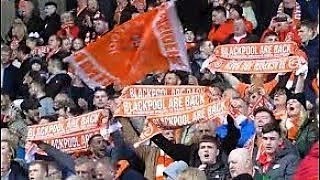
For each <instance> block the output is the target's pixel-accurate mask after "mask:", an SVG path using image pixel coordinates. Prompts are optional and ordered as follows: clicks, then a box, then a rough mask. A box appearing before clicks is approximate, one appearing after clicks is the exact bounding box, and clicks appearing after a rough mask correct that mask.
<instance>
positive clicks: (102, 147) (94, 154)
mask: <svg viewBox="0 0 320 180" xmlns="http://www.w3.org/2000/svg"><path fill="white" fill-rule="evenodd" d="M88 145H89V150H90V152H91V159H93V160H98V159H101V158H103V157H106V156H109V157H110V156H111V154H110V153H111V149H110V148H108V142H107V141H106V140H104V139H103V137H102V136H101V135H100V134H97V135H93V136H92V137H91V138H90V139H89V141H88Z"/></svg>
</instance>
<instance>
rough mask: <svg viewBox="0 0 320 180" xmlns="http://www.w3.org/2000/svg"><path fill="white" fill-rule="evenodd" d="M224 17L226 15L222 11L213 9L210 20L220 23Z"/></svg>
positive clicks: (215, 23) (216, 23)
mask: <svg viewBox="0 0 320 180" xmlns="http://www.w3.org/2000/svg"><path fill="white" fill-rule="evenodd" d="M225 19H226V16H225V15H224V13H222V12H218V11H213V12H212V16H211V20H212V23H213V24H214V25H219V24H222V23H223V22H224V21H225Z"/></svg>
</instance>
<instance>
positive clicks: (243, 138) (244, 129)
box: [216, 119, 255, 148]
mask: <svg viewBox="0 0 320 180" xmlns="http://www.w3.org/2000/svg"><path fill="white" fill-rule="evenodd" d="M239 130H240V138H239V139H238V143H237V147H238V148H242V147H244V145H245V144H246V143H247V141H248V140H249V139H250V138H251V137H252V136H253V135H254V134H255V127H254V122H253V121H252V120H249V119H245V120H244V121H242V122H241V123H240V128H239ZM228 133H229V132H228V128H227V125H221V126H219V127H217V129H216V134H217V136H218V137H219V138H221V139H224V138H225V137H226V136H227V135H228Z"/></svg>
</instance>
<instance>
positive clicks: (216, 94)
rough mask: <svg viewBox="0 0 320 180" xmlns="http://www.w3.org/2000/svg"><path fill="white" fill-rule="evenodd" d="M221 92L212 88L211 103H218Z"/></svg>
mask: <svg viewBox="0 0 320 180" xmlns="http://www.w3.org/2000/svg"><path fill="white" fill-rule="evenodd" d="M221 94H222V93H221V90H220V89H219V88H217V87H213V88H212V89H211V95H212V100H213V101H219V100H221V98H222V96H221Z"/></svg>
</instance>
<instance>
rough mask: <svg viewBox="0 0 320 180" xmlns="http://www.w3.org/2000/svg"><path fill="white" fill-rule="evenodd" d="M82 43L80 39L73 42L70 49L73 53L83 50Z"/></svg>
mask: <svg viewBox="0 0 320 180" xmlns="http://www.w3.org/2000/svg"><path fill="white" fill-rule="evenodd" d="M83 46H84V45H83V41H82V40H81V39H75V40H74V41H73V44H72V47H73V49H74V50H75V51H78V50H80V49H82V48H83Z"/></svg>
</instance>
